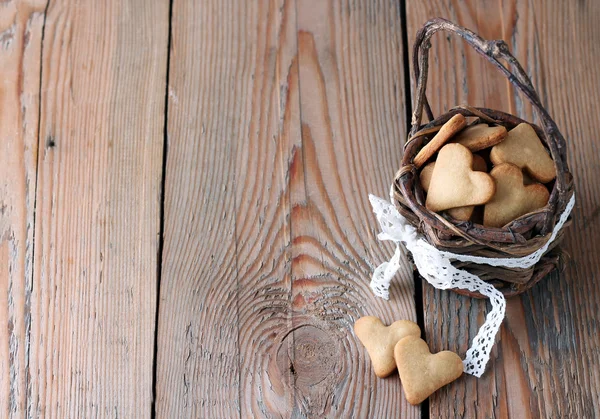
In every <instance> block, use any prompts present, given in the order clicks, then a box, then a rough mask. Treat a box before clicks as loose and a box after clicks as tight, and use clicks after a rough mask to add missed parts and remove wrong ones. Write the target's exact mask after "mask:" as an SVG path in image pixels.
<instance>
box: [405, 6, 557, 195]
mask: <svg viewBox="0 0 600 419" xmlns="http://www.w3.org/2000/svg"><path fill="white" fill-rule="evenodd" d="M439 31H447V32H452V33H455V34H457V35H458V36H460V37H461V38H463V39H464V40H465V41H467V43H468V44H469V45H470V46H471V47H473V48H474V49H475V51H477V52H478V53H479V54H481V55H482V56H484V57H485V58H487V59H488V60H489V61H490V62H491V63H492V64H494V65H495V66H496V68H498V70H500V72H501V73H502V74H504V75H505V76H506V77H507V78H508V80H509V81H510V82H511V83H512V84H513V85H514V86H516V87H517V88H518V89H519V90H520V91H521V92H522V93H523V94H524V95H525V96H526V97H527V99H529V101H530V102H531V104H532V105H533V107H534V108H535V109H536V111H537V112H538V114H539V117H540V119H541V121H542V129H543V130H544V133H545V134H546V143H547V145H548V148H549V149H550V153H551V155H552V158H553V159H554V160H555V162H556V164H557V166H558V167H557V168H558V169H559V170H558V171H557V172H558V173H557V177H558V178H557V181H558V185H557V186H558V188H559V192H563V193H564V192H566V188H567V180H566V179H565V177H564V176H565V170H564V169H566V167H567V166H566V164H567V159H566V148H567V147H566V143H565V139H564V137H563V136H562V134H561V133H560V131H559V130H558V127H557V126H556V123H555V122H554V120H553V119H552V118H551V117H550V114H549V113H548V111H547V110H546V108H544V106H543V105H542V103H541V102H540V98H539V96H538V94H537V92H536V91H535V89H534V88H533V85H532V84H531V80H530V79H529V77H528V76H527V73H526V72H525V71H524V70H523V67H521V64H519V62H518V61H517V59H516V58H515V57H514V56H513V55H512V54H511V53H510V51H509V50H508V46H507V45H506V43H505V42H504V41H502V40H497V41H486V40H485V39H483V38H481V37H480V36H479V35H477V34H476V33H474V32H473V31H470V30H469V29H466V28H463V27H461V26H458V25H456V24H454V23H452V22H450V21H448V20H446V19H441V18H434V19H431V20H429V21H427V23H425V25H424V26H423V27H422V28H421V29H420V30H419V31H418V32H417V38H416V40H415V44H414V47H413V68H414V73H415V80H416V82H417V97H416V103H415V108H414V112H413V115H412V121H411V125H412V127H411V131H410V135H411V136H412V135H414V134H415V133H416V132H417V131H418V130H419V129H420V126H421V119H422V115H423V107H424V108H425V111H426V112H427V117H428V118H429V120H430V121H431V120H433V113H432V112H431V107H430V106H429V102H428V101H427V96H426V95H425V89H426V87H427V74H428V70H429V65H428V61H429V48H431V42H430V38H431V36H432V35H433V34H434V33H436V32H439ZM500 59H503V60H506V61H507V62H508V63H510V65H511V67H512V68H513V69H514V71H511V70H509V69H508V68H507V67H506V66H504V64H502V63H501V62H500V61H499V60H500ZM561 169H563V170H561Z"/></svg>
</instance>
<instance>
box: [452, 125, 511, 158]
mask: <svg viewBox="0 0 600 419" xmlns="http://www.w3.org/2000/svg"><path fill="white" fill-rule="evenodd" d="M506 134H507V131H506V128H504V127H503V126H496V127H490V126H488V124H477V125H471V126H470V127H467V128H465V129H463V130H462V131H461V132H459V133H458V134H457V135H456V136H455V137H454V138H452V140H450V141H451V142H453V143H459V144H462V145H464V146H465V147H467V148H468V149H469V150H471V151H472V152H475V151H479V150H483V149H484V148H488V147H491V146H493V145H496V144H498V143H500V142H501V141H502V140H504V138H506Z"/></svg>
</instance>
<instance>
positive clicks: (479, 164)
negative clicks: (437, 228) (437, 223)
mask: <svg viewBox="0 0 600 419" xmlns="http://www.w3.org/2000/svg"><path fill="white" fill-rule="evenodd" d="M434 167H435V162H434V161H433V162H431V163H428V164H427V165H425V167H423V169H421V174H420V175H419V176H420V178H421V185H422V186H423V189H424V190H425V192H427V191H428V190H429V184H430V183H431V175H432V174H433V168H434ZM473 170H475V171H476V172H487V164H486V162H485V160H484V159H483V157H481V156H479V155H477V154H473ZM474 210H475V207H474V206H473V205H467V206H466V207H458V208H450V209H449V210H448V211H447V212H448V214H450V216H451V217H452V218H455V219H457V220H460V221H468V220H470V219H471V216H472V215H473V211H474Z"/></svg>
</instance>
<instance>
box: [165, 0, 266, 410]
mask: <svg viewBox="0 0 600 419" xmlns="http://www.w3.org/2000/svg"><path fill="white" fill-rule="evenodd" d="M260 6H262V3H260V4H259V3H257V2H245V1H220V0H214V1H206V2H189V1H176V2H174V3H173V11H172V35H171V36H172V41H171V51H170V54H171V58H170V70H169V99H168V121H167V136H168V154H167V166H166V183H165V221H164V223H165V227H164V229H165V230H164V250H163V255H162V277H161V288H160V302H159V323H158V338H157V344H158V353H157V378H156V380H157V381H156V414H157V417H219V418H228V417H239V415H240V385H239V383H240V366H239V365H240V358H239V353H240V349H239V343H238V342H239V326H238V324H239V321H238V319H239V314H238V311H240V310H241V308H238V293H239V291H238V288H239V285H238V270H239V268H238V267H237V265H236V263H237V260H236V251H237V247H238V246H242V245H243V244H242V243H239V244H238V243H236V218H237V212H236V206H235V199H236V196H235V190H236V180H237V178H236V176H237V175H238V172H237V170H236V162H237V156H236V153H237V152H238V150H239V149H240V146H241V144H242V143H244V142H246V141H248V138H247V137H248V134H249V131H248V130H249V127H250V121H251V119H252V115H253V114H256V116H255V117H256V118H265V117H266V115H265V114H263V113H261V110H260V106H262V104H261V103H260V102H259V103H258V104H257V105H256V106H257V108H254V109H253V108H252V107H251V102H250V99H251V92H252V85H253V81H254V80H256V79H257V78H260V72H261V71H263V68H264V64H265V62H264V61H266V60H268V59H269V57H270V55H274V54H275V46H274V45H269V46H268V47H267V45H268V44H266V45H265V44H264V43H265V42H268V41H272V39H271V38H270V37H267V36H266V33H265V30H266V25H265V24H264V23H263V25H262V26H261V27H260V29H259V25H260V23H261V22H262V21H265V20H267V19H268V12H269V10H271V11H273V10H272V9H269V8H265V7H262V8H261V7H260ZM259 39H261V40H262V42H263V44H261V45H260V52H259V51H258V48H259V45H258V42H259ZM271 77H273V75H272V73H271ZM263 127H264V125H263ZM260 128H261V127H255V130H256V131H258V132H260V131H259V129H260ZM263 139H264V141H266V138H263ZM268 140H269V141H273V140H272V139H268ZM241 180H242V181H243V179H241ZM254 211H256V210H255V209H254V208H253V210H252V213H251V214H249V215H250V216H252V214H253V213H254ZM244 216H245V214H244Z"/></svg>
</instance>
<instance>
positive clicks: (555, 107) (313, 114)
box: [0, 0, 600, 418]
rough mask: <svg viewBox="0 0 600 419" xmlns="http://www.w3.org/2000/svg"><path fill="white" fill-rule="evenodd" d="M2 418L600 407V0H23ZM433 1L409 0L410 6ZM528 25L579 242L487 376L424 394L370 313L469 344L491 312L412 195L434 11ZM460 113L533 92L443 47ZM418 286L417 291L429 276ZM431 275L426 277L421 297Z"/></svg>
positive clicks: (443, 413)
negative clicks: (458, 290) (418, 217)
mask: <svg viewBox="0 0 600 419" xmlns="http://www.w3.org/2000/svg"><path fill="white" fill-rule="evenodd" d="M0 3H1V4H0V74H1V75H2V78H1V82H0V136H1V138H0V299H1V300H0V301H1V302H0V417H39V416H49V417H134V416H135V417H153V416H155V417H165V418H166V417H207V418H213V417H214V418H221V417H223V418H225V417H357V418H362V417H374V418H375V417H377V418H379V417H415V418H416V417H486V418H487V417H507V416H509V417H514V418H522V417H593V416H594V414H595V412H598V411H600V399H599V398H598V394H599V393H600V376H599V375H598V371H600V352H598V350H597V348H598V347H599V346H600V337H599V336H600V335H599V333H598V320H597V318H596V316H597V314H596V313H598V311H599V310H598V309H599V306H598V305H599V303H598V302H599V301H600V285H598V272H599V270H600V256H599V255H600V244H599V240H598V239H600V206H599V205H600V182H597V181H596V180H597V179H598V178H600V164H599V163H598V161H599V160H598V156H599V155H600V151H599V148H600V147H599V144H600V143H599V142H598V140H597V137H598V136H597V133H596V130H595V127H597V126H599V124H600V118H599V116H598V105H597V103H599V102H600V74H599V71H598V70H597V69H596V63H597V62H598V61H599V60H600V48H599V47H598V40H599V39H600V29H599V27H598V25H597V24H596V22H597V21H598V19H599V18H600V7H599V6H598V5H597V4H595V3H593V2H585V1H582V2H576V3H572V2H559V1H552V2H551V3H552V5H550V4H549V3H548V2H541V1H539V0H534V1H533V2H532V1H528V2H525V1H520V0H519V1H515V0H512V1H504V2H499V1H497V0H495V1H491V0H486V1H484V2H478V1H475V0H468V1H463V2H456V1H450V0H427V1H425V2H423V1H416V0H406V2H405V4H404V3H403V2H397V1H395V0H379V1H371V0H356V1H350V2H347V1H341V0H340V1H336V0H327V1H323V0H270V1H269V0H259V1H252V2H248V1H243V0H228V1H218V0H203V1H198V2H194V1H189V0H173V1H172V2H169V0H160V1H154V2H143V1H141V0H129V1H122V2H118V1H115V0H111V1H106V2H92V1H83V2H75V1H73V0H62V1H54V0H50V1H49V2H48V4H47V2H46V1H45V0H29V1H24V0H9V1H5V2H0ZM405 15H406V17H405ZM433 16H443V17H446V18H449V19H451V20H454V21H456V22H457V23H459V24H462V25H465V26H468V27H470V28H472V29H474V30H476V31H477V32H479V33H480V34H481V35H482V36H484V37H486V38H503V39H505V40H506V41H507V42H508V44H509V46H510V47H511V49H512V51H513V52H514V53H515V55H516V56H517V58H519V60H521V62H522V63H523V65H524V67H525V68H526V69H527V71H528V72H529V73H530V75H531V76H532V79H533V82H534V85H536V86H537V87H538V88H539V91H540V96H541V98H542V100H543V101H544V102H545V103H547V104H548V107H549V110H550V112H551V114H552V115H553V116H554V117H555V119H556V121H557V123H558V125H559V127H560V128H561V130H562V131H563V133H564V134H565V136H566V138H567V139H568V142H569V147H570V149H569V152H570V165H571V170H572V172H573V174H574V176H575V179H576V185H577V193H578V201H577V205H576V208H575V211H574V214H573V217H574V222H573V225H572V227H571V230H570V232H569V234H568V235H567V239H566V241H565V244H564V247H565V249H566V250H567V251H568V252H569V253H570V255H571V257H570V259H568V260H567V261H566V263H565V270H564V271H563V272H561V273H554V274H552V275H550V276H549V277H548V278H546V279H545V280H544V281H543V282H542V283H540V284H539V285H537V286H536V287H534V288H533V289H532V290H531V291H529V292H527V293H526V294H524V295H523V296H521V297H518V298H515V299H512V300H510V301H509V303H508V309H507V319H506V321H505V323H504V325H503V327H502V329H501V332H500V335H499V338H498V345H497V346H496V348H495V350H494V351H493V354H492V360H491V362H490V365H489V367H488V371H487V372H486V374H485V375H484V377H482V378H481V379H479V380H477V379H475V378H473V377H470V376H463V377H462V378H460V379H459V380H458V381H456V382H455V383H452V384H451V385H449V386H447V387H445V388H444V389H442V390H441V391H439V392H438V393H437V394H435V395H434V396H432V397H431V398H430V400H429V401H428V402H426V403H425V404H423V405H421V406H420V407H413V406H410V405H408V404H407V402H406V401H405V399H404V396H403V394H402V392H401V385H400V382H399V380H398V378H397V377H395V376H393V377H391V378H388V379H385V380H381V379H377V378H376V377H375V375H374V374H373V373H372V371H371V368H370V361H369V359H368V357H367V356H366V354H365V351H364V350H363V348H362V347H361V345H360V344H359V343H358V342H357V340H356V338H355V337H354V335H353V333H352V324H353V322H354V321H355V320H356V319H357V318H358V317H360V316H362V315H365V314H373V315H377V316H380V317H381V318H383V319H384V320H385V321H386V322H391V321H393V320H395V319H400V318H404V319H412V320H417V319H419V321H422V324H423V328H424V333H425V336H426V338H427V340H428V342H429V343H430V345H431V346H432V348H433V349H434V350H436V351H437V350H442V349H452V350H455V351H457V352H458V353H459V354H461V355H463V354H464V353H465V351H466V349H467V348H468V345H469V343H470V340H471V339H472V338H473V337H474V335H475V333H476V331H477V326H478V325H479V324H481V322H482V321H483V318H484V315H485V312H486V310H487V308H488V307H487V306H486V304H485V303H484V302H482V301H476V300H472V299H469V298H466V297H460V296H457V295H455V294H452V293H448V292H441V291H435V290H433V289H432V288H431V287H429V286H428V285H427V284H423V285H422V284H421V282H420V280H417V282H416V283H414V282H413V274H412V270H411V269H410V267H409V265H408V263H406V264H404V267H403V269H402V270H401V272H400V273H399V274H398V276H397V279H396V282H395V283H394V286H393V287H392V290H391V300H390V301H389V302H386V301H383V300H380V299H376V298H375V297H373V295H372V293H371V291H370V290H369V287H368V281H369V276H370V273H371V272H372V270H373V268H374V267H375V266H376V265H377V264H378V263H380V262H382V261H383V260H385V259H387V258H389V257H390V256H391V254H392V248H391V246H389V244H387V243H383V244H382V243H379V242H378V241H377V239H376V234H377V232H378V226H377V223H376V221H375V220H374V217H373V215H372V214H371V210H370V207H369V203H368V199H367V194H368V193H369V192H370V193H375V194H377V195H379V196H385V195H386V194H387V189H388V183H389V182H390V180H391V178H392V177H393V174H394V173H395V170H396V169H397V167H398V165H399V162H400V156H401V152H402V143H403V141H404V136H405V133H406V129H407V124H406V122H407V121H406V118H407V111H408V110H409V109H410V103H408V102H407V97H410V95H407V93H409V91H408V89H409V86H410V85H411V82H410V78H409V75H408V74H407V73H406V69H405V64H406V60H407V59H408V58H409V56H410V51H408V50H406V49H405V47H404V46H403V39H404V38H405V37H406V38H407V40H408V45H410V46H412V40H413V39H414V35H415V32H416V30H417V29H418V27H419V26H420V25H421V24H422V23H423V22H424V21H425V20H426V19H427V18H429V17H433ZM431 51H432V52H431V53H432V59H431V61H430V62H431V68H432V74H431V76H430V79H429V86H428V88H429V97H430V100H431V103H432V104H433V109H434V112H435V113H439V112H440V111H442V110H443V109H446V108H448V107H450V106H453V105H455V104H459V103H468V104H471V105H485V106H488V107H492V108H497V109H501V110H506V111H509V112H512V113H515V114H517V115H520V116H524V117H527V118H531V117H532V113H531V107H530V106H528V104H527V103H525V102H523V100H522V99H521V98H520V97H519V96H518V95H516V94H515V92H514V91H513V90H512V89H511V87H510V86H509V84H508V82H507V81H506V80H504V79H502V77H501V76H500V75H499V74H496V73H495V72H494V69H493V68H492V67H491V65H489V64H487V63H485V62H484V61H483V60H482V59H481V58H479V57H477V56H476V55H475V54H474V53H472V52H471V51H469V50H467V49H466V47H465V45H464V44H463V43H462V41H460V40H457V39H447V38H446V37H444V36H443V35H436V36H434V38H433V48H432V50H431ZM415 285H416V286H415ZM421 288H422V292H421Z"/></svg>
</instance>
